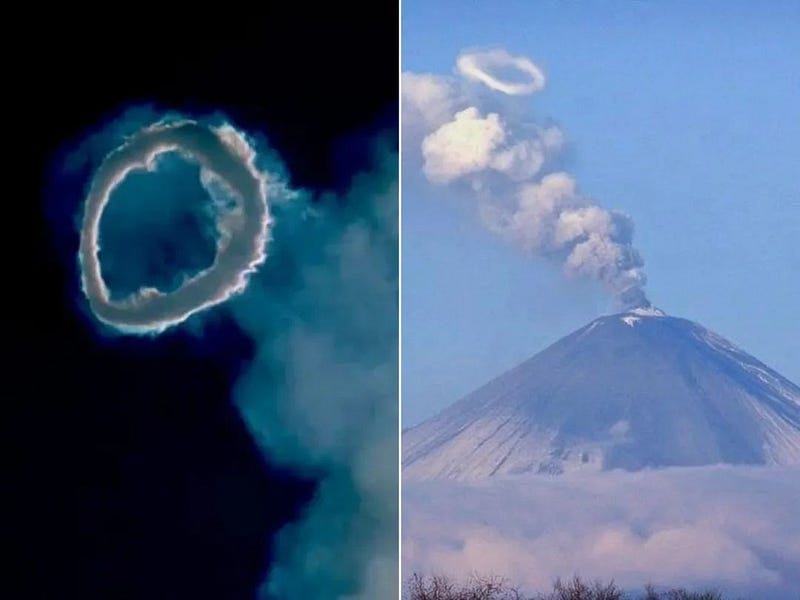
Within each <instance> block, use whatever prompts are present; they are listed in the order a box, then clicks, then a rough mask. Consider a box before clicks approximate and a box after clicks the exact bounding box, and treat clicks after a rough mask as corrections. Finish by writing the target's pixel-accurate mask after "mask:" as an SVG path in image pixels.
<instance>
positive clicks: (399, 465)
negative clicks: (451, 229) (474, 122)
mask: <svg viewBox="0 0 800 600" xmlns="http://www.w3.org/2000/svg"><path fill="white" fill-rule="evenodd" d="M397 46H398V48H397V579H398V581H397V596H398V600H400V599H402V597H403V542H402V540H403V518H402V515H403V471H402V469H403V343H402V342H403V89H402V82H403V2H402V0H398V2H397Z"/></svg>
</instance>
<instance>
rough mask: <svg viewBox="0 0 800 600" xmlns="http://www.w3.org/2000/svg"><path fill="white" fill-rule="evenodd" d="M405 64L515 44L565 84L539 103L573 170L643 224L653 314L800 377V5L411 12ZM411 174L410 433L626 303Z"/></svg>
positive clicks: (407, 190) (406, 286)
mask: <svg viewBox="0 0 800 600" xmlns="http://www.w3.org/2000/svg"><path fill="white" fill-rule="evenodd" d="M402 12H403V17H402V21H403V33H402V44H403V45H402V54H403V56H402V60H403V70H405V71H415V72H431V73H436V74H442V75H448V74H451V73H452V72H453V65H454V62H455V59H456V56H457V55H458V53H459V51H461V50H462V49H464V48H471V47H485V46H501V47H504V48H506V49H507V50H508V51H509V52H511V53H513V54H524V55H527V56H529V57H530V58H531V59H533V60H534V62H536V63H537V64H538V65H540V66H541V67H542V68H543V70H544V71H545V73H546V75H547V80H548V81H547V87H546V89H545V90H544V91H543V92H541V93H539V94H536V95H534V96H530V97H528V100H527V101H529V102H531V103H533V104H534V109H535V112H536V113H537V114H539V115H543V116H549V117H552V118H553V119H554V120H555V122H556V123H557V124H558V125H559V126H560V127H561V128H562V129H563V130H564V132H565V133H566V135H567V139H568V143H569V152H568V159H567V161H566V164H565V168H566V170H567V171H569V172H571V173H572V174H574V175H575V177H576V179H577V181H578V183H579V185H580V188H581V189H582V191H584V192H585V193H587V194H588V195H590V196H592V197H594V198H596V199H597V200H598V201H599V202H600V203H601V205H603V206H604V207H606V208H612V209H619V210H622V211H625V212H627V213H628V214H629V215H631V216H632V217H633V220H634V222H635V224H636V238H635V244H636V246H637V247H638V248H639V250H640V251H641V253H642V254H643V255H644V258H645V261H646V269H647V273H648V276H649V284H648V286H647V290H648V292H649V295H650V297H651V299H652V300H653V302H654V303H655V304H656V305H657V306H659V307H660V308H662V309H664V310H665V311H667V312H668V313H669V314H672V315H676V316H682V317H686V318H690V319H692V320H695V321H698V322H700V323H702V324H703V325H705V326H707V327H709V328H711V329H712V330H714V331H716V332H717V333H719V334H721V335H723V336H725V337H728V338H729V339H731V340H732V341H734V342H735V343H737V344H739V345H740V346H742V347H743V348H744V349H745V350H746V351H748V352H750V353H751V354H753V355H754V356H756V357H757V358H759V359H761V360H762V361H764V362H765V363H767V364H768V365H770V366H771V367H773V368H775V369H776V370H778V371H779V372H781V373H782V374H783V375H785V376H786V377H788V378H789V379H791V380H792V381H794V382H795V383H800V250H798V245H799V244H800V2H797V1H785V2H782V1H772V2H769V3H764V4H761V3H756V2H744V1H741V2H732V1H730V0H728V1H706V2H702V3H697V2H689V1H683V2H678V1H672V2H655V1H652V2H651V1H636V0H627V1H621V0H620V1H617V2H599V1H597V2H577V1H575V2H572V1H567V0H561V1H557V2H556V1H553V2H531V1H522V0H520V1H504V2H482V3H479V2H463V1H460V2H456V1H454V0H452V1H444V0H438V1H437V2H426V1H422V0H404V1H403V10H402ZM460 200H461V199H460V198H458V197H456V194H455V193H454V192H453V191H451V190H447V189H445V188H432V187H431V186H430V184H428V183H427V182H425V181H424V179H423V178H422V176H421V175H420V174H419V173H418V172H416V169H413V170H412V169H411V168H410V167H409V168H405V169H404V172H403V204H402V211H403V214H402V228H403V229H402V235H403V237H402V260H403V263H402V275H403V279H402V319H403V321H402V326H403V331H402V352H403V354H402V361H403V362H402V371H403V372H402V384H403V425H404V426H409V425H413V424H415V423H417V422H419V421H420V420H422V419H424V418H426V417H428V416H431V415H432V414H434V413H435V412H437V411H438V410H439V409H441V408H443V407H444V406H446V405H447V404H449V403H451V402H453V401H455V400H457V399H458V398H459V397H460V396H462V395H463V394H465V393H468V392H469V391H471V390H472V389H474V388H475V387H476V386H478V385H480V384H482V383H484V382H485V381H486V380H487V379H489V378H491V377H493V376H495V375H498V374H499V373H500V372H502V371H504V370H505V369H507V368H510V367H512V366H514V365H515V364H517V363H518V362H520V361H521V360H524V359H525V358H527V357H529V356H531V355H533V354H535V353H536V352H538V351H539V350H541V349H543V348H544V347H545V346H547V345H548V344H549V343H551V342H553V341H555V340H557V339H558V338H560V337H562V336H563V335H565V334H567V333H570V332H571V331H572V330H574V329H576V328H578V327H580V326H582V325H584V324H585V323H586V322H588V321H590V320H591V319H593V318H594V317H596V316H598V315H599V314H601V313H604V312H608V310H609V309H610V304H609V301H608V299H607V297H606V296H604V295H603V294H602V293H601V292H600V291H599V290H598V289H596V287H595V286H593V285H590V284H575V283H569V282H567V281H565V280H564V279H563V278H562V277H561V275H560V274H559V272H558V270H557V268H555V267H553V266H552V265H548V264H545V263H543V262H542V261H541V260H537V259H535V258H526V257H524V256H522V255H520V254H519V253H518V252H517V251H515V250H514V249H513V248H511V247H510V246H507V245H505V244H504V243H503V242H501V241H499V240H497V239H496V238H495V237H493V236H491V235H490V234H488V233H487V232H486V231H485V230H484V229H483V227H481V226H480V225H479V224H478V222H477V217H476V216H475V214H474V213H473V212H472V211H471V210H470V208H469V206H467V205H466V204H465V203H463V202H461V201H460Z"/></svg>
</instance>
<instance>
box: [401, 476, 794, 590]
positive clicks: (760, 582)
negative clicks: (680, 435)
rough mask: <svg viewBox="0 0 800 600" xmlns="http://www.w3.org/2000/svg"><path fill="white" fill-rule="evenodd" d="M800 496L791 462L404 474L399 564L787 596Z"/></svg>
mask: <svg viewBox="0 0 800 600" xmlns="http://www.w3.org/2000/svg"><path fill="white" fill-rule="evenodd" d="M797 498H800V470H798V469H797V468H755V467H753V468H750V467H722V466H719V467H717V466H714V467H698V468H680V469H666V470H661V471H643V472H637V473H626V472H617V471H614V472H608V473H602V474H598V475H581V476H577V475H575V476H561V477H556V478H544V477H527V478H524V477H523V478H507V479H491V480H488V481H484V482H481V483H472V484H470V483H457V482H452V481H428V482H404V485H403V530H402V531H403V558H402V561H403V573H404V576H408V575H409V574H410V573H412V572H414V571H418V572H423V573H436V572H441V573H447V574H450V575H453V576H456V577H465V576H467V575H469V574H470V573H473V572H477V573H494V574H499V575H503V576H507V577H508V578H509V579H510V580H511V581H512V582H514V583H516V584H519V585H521V586H522V587H524V588H526V589H528V590H545V589H547V588H549V587H550V585H551V584H552V582H553V581H554V580H555V579H556V578H557V577H562V578H564V577H570V576H572V575H573V574H579V575H581V576H582V577H585V578H590V579H593V578H601V579H603V580H606V581H608V580H610V579H612V578H613V579H614V580H615V581H616V582H617V583H618V584H619V585H621V586H623V587H625V588H641V587H642V586H643V585H644V584H646V583H648V582H652V583H654V584H656V585H657V586H687V587H691V588H707V587H715V588H717V589H720V590H722V591H725V592H726V593H728V594H730V595H731V596H732V597H737V596H744V597H758V598H762V599H764V600H767V599H775V600H777V599H784V600H785V599H788V598H792V599H793V598H794V597H795V596H792V595H791V593H792V592H794V593H796V590H798V589H800V519H799V518H798V517H797ZM455 499H457V501H456V500H455Z"/></svg>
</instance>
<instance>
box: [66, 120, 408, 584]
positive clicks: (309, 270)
mask: <svg viewBox="0 0 800 600" xmlns="http://www.w3.org/2000/svg"><path fill="white" fill-rule="evenodd" d="M145 117H146V119H145V121H144V122H142V121H143V118H145ZM153 123H155V124H153ZM395 139H396V138H395V133H394V132H393V131H391V132H388V133H387V135H386V136H385V137H384V136H383V135H379V136H376V138H375V143H374V151H373V163H372V164H371V165H368V167H367V169H368V170H367V171H365V172H362V173H361V174H359V175H357V176H355V177H354V178H353V181H352V184H351V188H350V190H349V192H347V193H346V194H344V195H342V196H337V195H334V194H326V195H322V196H321V197H316V198H315V197H312V196H311V194H310V193H308V192H305V191H303V190H294V189H291V187H290V186H289V185H288V184H287V181H288V179H289V178H288V175H287V174H286V169H285V168H284V166H283V165H282V164H281V161H280V159H279V158H278V157H277V156H276V154H275V153H274V151H272V150H271V149H270V148H269V147H268V146H267V145H266V143H265V142H264V141H263V140H261V139H258V138H257V137H253V136H250V135H245V134H244V133H243V132H241V131H240V130H238V129H236V128H235V127H233V126H232V125H230V124H229V123H227V122H225V121H222V122H220V120H219V119H216V120H214V121H208V120H205V119H187V118H184V117H180V116H177V117H175V116H171V117H170V118H168V119H165V118H159V119H156V118H154V116H153V115H152V114H149V113H148V112H147V111H138V112H134V113H129V114H128V115H125V116H124V117H122V119H120V120H119V121H117V122H115V123H112V124H110V125H108V126H107V127H106V128H104V129H103V130H102V131H100V132H99V133H98V134H96V135H95V136H93V137H91V138H90V139H89V140H88V141H87V143H85V144H84V146H83V147H82V148H81V149H80V151H79V152H77V153H76V154H75V155H74V156H73V157H72V159H71V163H74V164H71V166H72V167H76V166H86V163H88V164H89V166H91V167H92V168H94V169H95V170H94V175H93V176H92V178H91V182H90V186H89V192H88V199H87V200H86V201H85V203H84V206H83V210H82V214H83V219H82V221H81V223H80V227H81V234H82V235H81V247H80V253H79V258H80V261H79V262H80V266H81V277H82V284H83V288H84V290H85V298H86V299H88V303H89V304H90V307H91V309H92V315H93V316H95V317H96V318H97V319H98V320H100V321H101V322H103V323H105V324H106V325H110V326H111V327H112V328H114V329H115V330H117V331H120V332H122V333H143V332H147V333H149V334H151V335H153V336H154V339H153V343H158V338H157V335H158V334H159V333H160V332H161V331H162V330H164V329H165V328H166V327H170V326H178V325H179V324H180V323H182V322H184V321H189V322H190V323H196V322H197V321H198V320H199V319H202V318H203V315H204V314H208V312H209V311H210V310H211V309H212V307H214V306H215V305H218V306H217V308H215V309H214V310H216V311H219V310H225V311H226V312H228V313H229V314H230V315H232V317H233V318H234V320H235V322H236V324H237V325H238V326H239V327H241V328H242V330H243V331H245V332H247V333H248V334H249V335H250V336H251V337H252V339H253V340H254V342H255V346H256V355H255V358H254V359H253V361H252V362H251V363H250V364H249V366H248V367H247V369H246V370H245V372H244V373H243V375H242V376H241V377H240V379H239V380H238V381H236V382H235V385H234V387H233V389H232V391H231V395H232V398H233V402H234V403H235V404H236V406H237V408H238V409H239V411H240V412H241V414H242V416H243V419H244V421H245V423H246V424H247V426H248V428H249V429H250V431H251V433H252V435H253V438H254V439H255V440H256V443H257V444H258V445H259V447H260V448H261V449H262V450H263V452H264V454H265V456H266V457H267V458H268V460H269V461H270V462H271V463H273V464H277V465H283V466H286V467H288V468H290V469H291V470H293V471H294V472H295V473H297V474H299V475H302V476H307V477H311V478H313V479H315V480H316V481H317V482H318V486H317V488H316V492H315V496H314V498H313V499H312V501H311V502H310V503H309V505H307V506H306V507H305V509H304V511H303V516H302V517H301V519H300V520H298V521H297V522H294V523H291V524H289V525H287V526H286V527H285V528H284V529H283V530H282V531H281V532H280V533H279V534H278V540H277V549H276V551H275V556H276V559H275V563H274V564H273V565H272V566H271V569H270V571H269V572H268V573H265V576H264V583H263V585H262V587H261V589H260V591H259V597H260V598H263V599H264V600H267V599H270V600H271V599H277V598H280V599H283V598H304V599H308V600H333V599H343V598H352V599H358V598H364V599H372V598H392V597H397V595H398V589H397V584H398V469H399V467H398V464H399V461H398V456H399V452H398V431H397V423H398V397H397V391H398V367H397V359H398V354H397V352H398V349H397V348H398V345H397V340H398V293H399V290H398V254H397V251H398V214H397V211H398V183H397V153H396V150H395V149H394V144H395ZM170 150H172V151H178V152H180V153H181V154H183V155H184V156H185V158H186V159H187V160H194V161H197V162H199V163H200V165H201V169H200V171H199V173H200V176H201V178H202V180H203V181H202V182H201V183H202V184H203V186H204V187H205V189H206V190H207V191H208V192H209V202H210V203H211V204H212V205H214V206H215V214H217V221H216V225H217V228H216V229H217V234H218V237H217V256H216V259H215V260H214V263H213V265H212V266H211V267H209V268H208V269H206V270H204V271H201V272H200V273H199V274H197V275H195V276H194V277H192V278H189V279H188V281H187V282H186V283H185V284H184V286H182V287H180V288H178V290H176V291H174V292H170V293H165V292H162V291H159V290H154V291H149V290H145V291H140V292H138V293H137V294H134V296H133V297H132V298H129V299H128V300H127V301H119V302H117V301H114V300H112V299H111V296H110V295H109V292H108V290H107V289H106V286H105V284H104V282H103V278H102V276H101V275H100V272H101V265H100V262H101V261H102V258H103V256H102V253H99V252H98V249H99V242H98V235H97V229H98V227H99V225H98V222H99V220H100V216H101V214H102V212H103V207H104V206H105V204H106V203H107V202H108V200H109V197H110V195H111V190H112V189H113V188H114V186H115V185H116V184H118V183H119V182H120V181H122V180H123V179H124V178H125V175H126V174H127V173H130V172H132V171H133V170H137V169H147V168H157V162H158V161H157V159H156V158H155V157H157V156H158V155H159V154H160V153H163V152H166V151H170ZM155 175H157V172H156V173H155ZM175 193H181V191H180V190H175ZM267 200H269V205H268V204H267ZM112 203H113V198H112ZM139 250H144V249H139ZM132 254H134V253H132ZM225 300H227V302H225V303H224V304H222V303H223V301H225ZM192 315H193V316H192ZM200 330H201V332H200V333H199V335H202V328H200ZM264 510H265V511H269V507H265V508H264Z"/></svg>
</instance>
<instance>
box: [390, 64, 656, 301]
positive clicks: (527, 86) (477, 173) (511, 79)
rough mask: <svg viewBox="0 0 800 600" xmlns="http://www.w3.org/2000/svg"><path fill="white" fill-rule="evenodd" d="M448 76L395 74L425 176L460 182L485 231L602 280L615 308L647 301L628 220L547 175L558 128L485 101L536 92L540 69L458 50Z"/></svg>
mask: <svg viewBox="0 0 800 600" xmlns="http://www.w3.org/2000/svg"><path fill="white" fill-rule="evenodd" d="M455 70H456V73H457V74H458V75H460V76H461V77H460V78H459V77H449V76H440V75H434V74H429V73H428V74H421V73H404V74H403V104H402V105H403V136H404V138H403V139H404V148H411V150H410V152H412V153H413V152H416V153H417V154H418V155H419V156H420V157H421V159H422V171H423V173H424V175H425V177H426V178H427V180H428V181H429V182H430V183H431V184H433V185H436V186H441V185H456V186H460V187H459V188H458V189H459V191H460V192H461V193H462V194H463V195H464V196H465V197H468V198H469V197H471V198H472V199H473V201H474V203H475V204H477V205H478V210H479V214H480V216H481V218H482V221H483V223H484V224H485V226H486V227H487V229H488V230H489V231H491V232H493V233H495V234H497V235H499V236H501V237H502V238H503V239H505V240H507V241H509V242H511V243H512V244H514V245H516V246H517V247H518V248H521V249H522V250H523V251H525V252H526V253H528V254H530V255H533V256H539V257H544V258H547V259H550V260H554V261H557V262H559V263H560V264H561V265H562V267H563V270H564V271H565V273H567V274H568V275H570V276H576V277H585V278H588V279H592V280H595V281H598V282H600V283H601V284H602V286H603V287H604V288H605V289H606V290H607V291H608V292H609V293H610V294H611V295H612V296H613V297H614V298H615V300H616V301H617V303H618V304H619V305H620V306H621V307H635V306H643V305H647V304H649V302H648V300H647V298H646V296H645V293H644V285H645V283H646V276H645V273H644V261H643V260H642V257H641V255H640V254H639V252H638V251H637V250H636V249H635V247H634V246H633V222H632V221H631V219H630V218H629V217H627V216H626V215H624V214H622V213H619V212H616V211H611V210H608V209H605V208H602V207H601V206H600V205H599V203H598V202H597V201H595V200H594V199H592V198H591V197H590V196H588V195H586V194H584V193H582V192H579V191H578V189H577V183H576V181H575V179H574V177H573V176H571V175H569V174H568V173H565V172H561V171H558V170H556V169H555V165H556V161H557V160H558V158H559V156H560V154H561V153H562V151H563V148H564V144H565V141H564V134H563V132H562V131H561V129H560V128H559V127H557V126H555V125H553V124H547V123H543V122H541V120H537V119H535V118H534V117H532V116H530V111H529V110H527V107H523V106H518V107H513V106H511V105H509V104H508V100H506V101H505V102H502V101H497V99H496V98H492V97H491V94H500V96H501V97H508V96H523V95H529V94H532V93H535V92H538V91H541V90H542V89H543V88H544V84H545V77H544V74H543V73H542V71H541V69H539V67H538V66H536V65H535V64H534V63H533V62H532V61H530V60H529V59H528V58H526V57H521V56H513V55H511V54H509V53H508V52H506V51H505V50H502V49H493V50H486V51H474V52H464V53H462V54H461V55H460V56H459V57H458V59H457V62H456V69H455ZM509 71H510V72H511V73H512V74H511V75H508V74H507V73H508V72H509ZM500 72H502V73H504V75H503V76H501V75H500ZM475 84H478V87H476V85H475ZM487 90H488V91H487ZM487 94H489V96H487ZM525 115H527V116H525Z"/></svg>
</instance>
